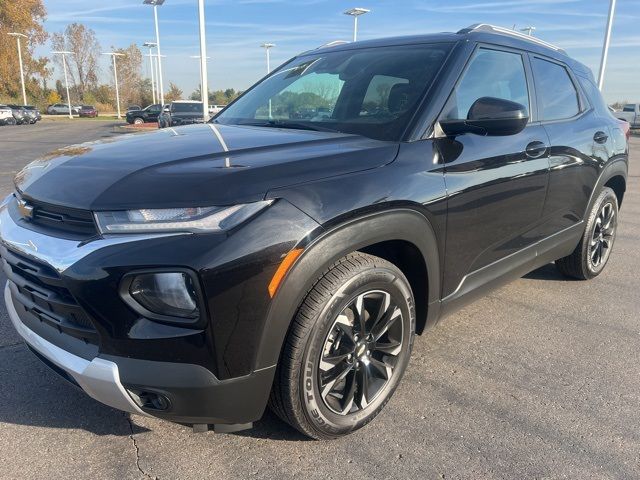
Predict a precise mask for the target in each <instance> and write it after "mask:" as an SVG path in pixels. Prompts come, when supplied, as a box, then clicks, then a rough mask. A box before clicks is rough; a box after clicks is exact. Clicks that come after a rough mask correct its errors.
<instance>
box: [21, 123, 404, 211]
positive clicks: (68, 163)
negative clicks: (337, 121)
mask: <svg viewBox="0 0 640 480" xmlns="http://www.w3.org/2000/svg"><path fill="white" fill-rule="evenodd" d="M397 151H398V144H396V143H389V142H381V141H377V140H372V139H368V138H365V137H361V136H356V135H346V134H341V133H327V132H314V131H306V130H291V129H286V130H285V129H276V128H264V127H247V126H229V125H217V124H216V125H214V124H204V125H202V124H201V125H191V126H188V127H180V128H167V129H163V130H158V131H157V132H154V133H145V134H129V135H122V136H117V137H111V138H109V139H106V140H103V141H100V142H92V143H84V144H80V145H74V146H71V147H64V148H61V149H58V150H55V151H53V152H51V153H49V154H48V155H45V156H44V157H43V158H41V159H39V160H36V161H34V162H32V163H31V164H29V165H27V166H26V167H25V168H24V169H23V170H22V171H21V172H20V173H18V175H17V176H16V179H15V182H16V187H17V189H18V190H19V191H20V192H21V193H22V195H23V196H25V197H26V198H32V199H35V200H39V201H41V202H47V203H52V204H56V205H64V206H67V207H73V208H80V209H87V210H123V209H133V208H171V207H189V206H209V205H231V204H234V203H241V202H251V201H257V200H261V199H262V198H264V196H265V194H266V193H267V192H268V191H269V190H271V189H274V188H279V187H286V186H290V185H293V184H298V183H305V182H309V181H313V180H319V179H322V178H327V177H332V176H336V175H344V174H347V173H352V172H356V171H360V170H366V169H371V168H376V167H380V166H382V165H385V164H387V163H389V162H392V161H393V160H394V158H395V156H396V154H397Z"/></svg>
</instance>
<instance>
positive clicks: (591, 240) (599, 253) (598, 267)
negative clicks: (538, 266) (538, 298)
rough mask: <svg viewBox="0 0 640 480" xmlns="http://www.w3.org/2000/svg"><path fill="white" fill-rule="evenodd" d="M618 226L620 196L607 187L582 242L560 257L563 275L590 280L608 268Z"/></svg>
mask: <svg viewBox="0 0 640 480" xmlns="http://www.w3.org/2000/svg"><path fill="white" fill-rule="evenodd" d="M617 226H618V197H616V194H615V192H614V191H613V190H612V189H610V188H609V187H604V188H603V189H602V191H601V192H600V194H599V195H598V197H597V199H596V201H595V202H594V203H593V207H592V208H591V212H590V213H589V217H588V218H587V225H586V227H585V231H584V234H583V235H582V239H581V240H580V243H579V244H578V246H577V247H576V249H575V250H574V251H573V253H572V254H571V255H569V256H567V257H564V258H561V259H559V260H556V267H557V268H558V270H559V271H560V273H562V274H563V275H565V276H567V277H572V278H577V279H579V280H589V279H591V278H594V277H596V276H598V275H600V273H601V272H602V271H603V270H604V267H605V265H606V264H607V261H608V260H609V257H610V255H611V250H612V248H613V243H614V241H615V239H616V232H617Z"/></svg>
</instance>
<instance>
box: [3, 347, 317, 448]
mask: <svg viewBox="0 0 640 480" xmlns="http://www.w3.org/2000/svg"><path fill="white" fill-rule="evenodd" d="M132 418H133V419H134V420H129V414H128V413H125V412H121V411H119V410H116V409H113V408H111V407H108V406H106V405H103V404H101V403H99V402H98V401H96V400H94V399H92V398H91V397H89V396H88V395H87V394H86V393H84V392H83V391H82V390H81V389H80V388H78V387H77V386H75V385H73V384H72V383H70V382H68V381H67V380H65V379H63V378H62V377H60V376H59V375H58V374H57V373H55V372H53V371H52V370H50V369H49V367H47V366H46V365H45V364H43V363H41V362H40V360H38V358H37V357H36V356H35V355H34V354H33V353H31V352H30V351H29V350H28V349H27V347H26V346H25V345H23V344H17V345H11V346H8V347H4V348H0V424H1V423H7V424H14V425H25V426H34V427H46V428H60V429H82V430H85V431H87V432H90V433H93V434H95V435H100V436H102V435H115V436H128V435H132V434H137V433H144V432H148V431H150V430H149V429H148V428H145V427H141V426H139V425H137V422H135V416H133V417H132ZM229 435H238V436H242V437H251V438H259V439H270V440H276V441H278V440H279V441H289V442H292V441H310V440H311V439H310V438H308V437H306V436H304V435H302V434H301V433H300V432H298V431H297V430H295V429H294V428H292V427H291V426H289V425H288V424H286V423H285V422H283V421H282V420H280V419H279V418H278V417H277V416H276V415H275V414H274V413H272V412H271V411H270V410H269V409H267V410H266V411H265V413H264V415H263V417H262V418H261V419H260V420H258V421H257V422H255V423H254V426H253V428H252V429H249V430H243V431H240V432H235V433H229Z"/></svg>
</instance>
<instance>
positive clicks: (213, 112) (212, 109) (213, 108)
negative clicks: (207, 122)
mask: <svg viewBox="0 0 640 480" xmlns="http://www.w3.org/2000/svg"><path fill="white" fill-rule="evenodd" d="M225 107H226V105H209V115H216V114H217V113H220V112H221V111H222V110H223V109H224V108H225Z"/></svg>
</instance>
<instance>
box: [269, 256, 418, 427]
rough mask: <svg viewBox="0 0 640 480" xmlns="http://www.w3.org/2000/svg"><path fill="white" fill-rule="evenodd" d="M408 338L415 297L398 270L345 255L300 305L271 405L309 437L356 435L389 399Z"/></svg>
mask: <svg viewBox="0 0 640 480" xmlns="http://www.w3.org/2000/svg"><path fill="white" fill-rule="evenodd" d="M357 312H362V313H363V314H364V315H362V316H359V315H358V314H357ZM360 318H364V332H365V334H362V326H361V325H362V324H361V323H360V321H359V319H360ZM385 327H386V328H385ZM367 333H369V335H366V334H367ZM414 335H415V308H414V301H413V294H412V292H411V287H410V286H409V282H408V281H407V279H406V278H405V276H404V275H403V274H402V272H401V271H400V270H399V269H398V268H397V267H396V266H395V265H393V264H391V263H389V262H387V261H386V260H383V259H381V258H378V257H374V256H372V255H367V254H364V253H360V252H355V253H352V254H349V255H347V256H346V257H343V258H341V259H340V260H338V261H337V262H336V263H335V264H333V265H332V266H331V267H329V268H328V269H327V270H326V271H325V272H324V274H323V275H322V276H321V277H320V278H319V279H318V280H317V281H316V283H315V285H314V286H313V288H312V289H311V290H310V291H309V292H308V293H307V295H306V297H305V299H304V301H303V302H302V305H301V306H300V308H299V310H298V312H297V314H296V317H295V319H294V320H293V322H292V324H291V327H290V328H289V332H288V333H287V337H286V339H285V342H284V345H283V350H282V353H281V357H280V361H279V363H278V368H277V370H276V375H275V381H274V386H273V389H272V392H271V397H270V399H269V405H270V407H271V409H272V410H273V411H274V412H275V413H276V414H277V415H278V416H279V417H280V418H281V419H282V420H284V421H285V422H287V423H289V424H290V425H291V426H292V427H294V428H296V429H298V430H299V431H300V432H302V433H303V434H305V435H307V436H309V437H311V438H315V439H332V438H338V437H341V436H343V435H346V434H348V433H351V432H353V431H355V430H358V429H359V428H362V427H363V426H365V425H366V424H368V423H369V422H370V421H371V420H373V419H374V418H375V417H376V416H377V415H378V413H380V411H381V410H382V408H384V406H385V405H386V404H387V402H388V401H389V399H390V398H391V396H392V395H393V392H394V391H395V389H396V387H397V386H398V384H399V382H400V380H401V378H402V375H403V373H404V371H405V369H406V367H407V364H408V363H409V358H410V356H411V349H412V346H413V338H414ZM365 384H367V385H368V389H365V388H363V385H365ZM321 390H322V391H321ZM365 391H366V392H368V395H366V394H365V395H363V394H362V393H363V392H365Z"/></svg>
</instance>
